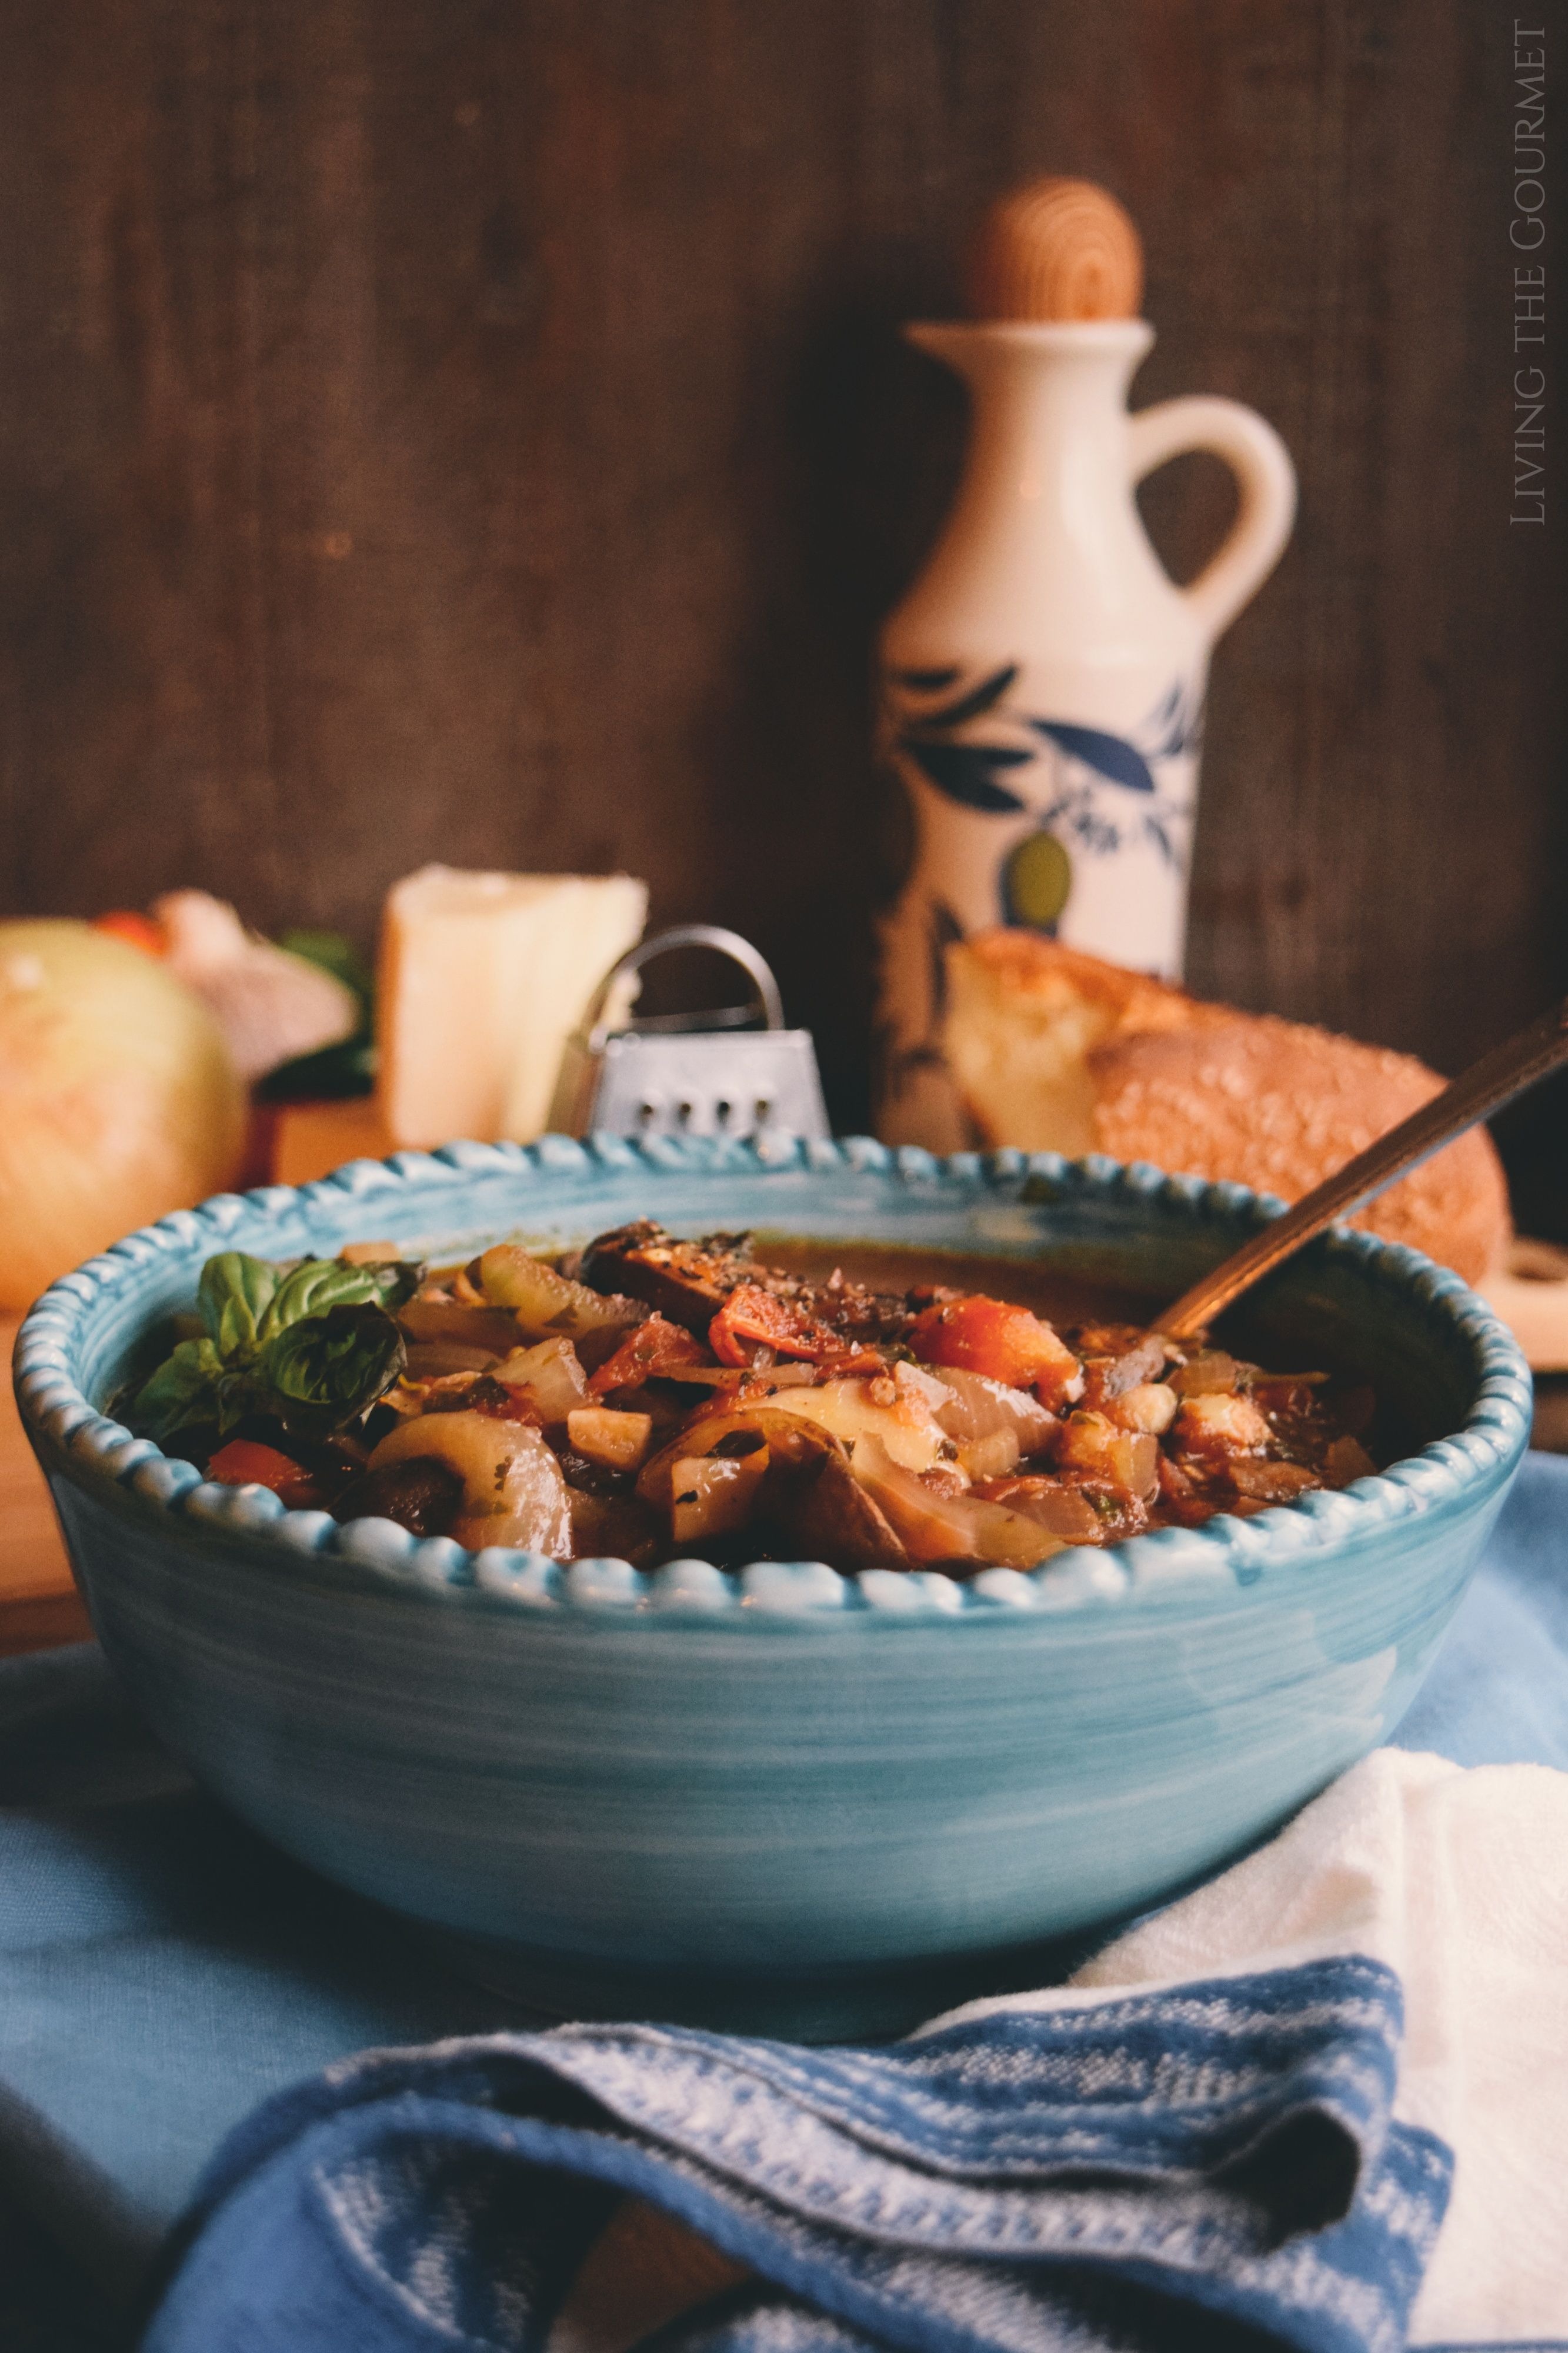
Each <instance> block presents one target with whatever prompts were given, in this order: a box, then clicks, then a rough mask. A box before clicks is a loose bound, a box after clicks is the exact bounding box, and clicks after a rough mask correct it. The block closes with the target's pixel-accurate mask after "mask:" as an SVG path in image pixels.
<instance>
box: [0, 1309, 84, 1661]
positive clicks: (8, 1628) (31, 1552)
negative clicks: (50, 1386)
mask: <svg viewBox="0 0 1568 2353" xmlns="http://www.w3.org/2000/svg"><path fill="white" fill-rule="evenodd" d="M17 1322H18V1318H17V1317H16V1316H15V1315H7V1314H4V1313H0V1365H4V1366H5V1383H4V1390H3V1393H0V1655H5V1654H7V1653H9V1652H12V1651H37V1650H43V1649H45V1648H47V1645H48V1644H50V1643H51V1642H76V1641H84V1640H85V1639H86V1638H87V1636H88V1635H89V1633H90V1632H91V1628H90V1626H89V1623H88V1617H87V1611H86V1610H85V1609H83V1607H82V1605H81V1602H80V1599H79V1597H78V1594H77V1590H76V1587H75V1586H74V1585H73V1584H72V1582H71V1573H70V1566H69V1563H68V1561H67V1559H66V1554H65V1546H64V1545H63V1544H62V1543H61V1541H60V1532H59V1527H58V1524H57V1522H56V1519H55V1512H54V1505H53V1504H51V1503H50V1501H49V1491H48V1489H47V1486H46V1485H45V1483H44V1479H43V1474H42V1472H40V1471H39V1469H38V1466H37V1462H36V1461H34V1460H33V1450H32V1448H31V1447H30V1446H29V1445H28V1443H27V1441H26V1438H25V1437H24V1436H23V1434H22V1425H21V1423H20V1421H19V1420H18V1419H17V1418H16V1398H14V1397H13V1395H12V1393H11V1381H10V1366H11V1350H12V1347H13V1345H14V1344H15V1341H16V1324H17Z"/></svg>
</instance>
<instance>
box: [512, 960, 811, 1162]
mask: <svg viewBox="0 0 1568 2353" xmlns="http://www.w3.org/2000/svg"><path fill="white" fill-rule="evenodd" d="M688 947H698V948H715V949H717V950H718V952H719V954H720V955H726V956H729V957H731V959H732V960H733V961H734V962H735V963H736V964H738V965H742V967H743V969H744V970H745V971H746V973H747V974H748V975H749V976H750V977H751V981H752V987H753V988H754V989H755V991H756V1001H755V1003H754V1004H750V1005H730V1006H725V1007H724V1008H722V1010H721V1011H720V1012H717V1013H667V1014H651V1015H647V1016H646V1017H645V1018H643V1019H641V1020H636V1019H633V1018H627V1017H626V1016H625V1015H624V1014H623V1013H621V1010H620V1009H621V1008H624V1007H625V1006H626V1004H627V1003H628V1002H629V1001H630V990H629V987H628V984H629V983H630V981H631V980H632V978H633V976H634V975H635V974H637V973H638V972H640V971H641V970H642V967H643V966H644V965H646V964H649V963H651V962H652V960H653V958H654V957H655V956H659V955H664V954H665V953H666V952H667V950H668V949H670V948H688ZM759 1016H760V1017H761V1018H762V1020H763V1023H764V1024H765V1026H764V1027H763V1028H762V1029H757V1028H755V1027H753V1026H751V1025H753V1024H755V1023H756V1021H757V1019H758V1018H759ZM550 1124H551V1126H552V1128H554V1129H555V1130H556V1132H557V1133H558V1134H565V1135H587V1134H591V1133H592V1132H593V1131H594V1130H595V1129H597V1130H598V1131H599V1132H600V1133H601V1134H612V1135H646V1136H654V1135H734V1136H751V1137H756V1138H759V1139H760V1138H762V1137H764V1136H768V1135H775V1134H777V1135H826V1134H829V1133H830V1130H829V1128H828V1124H827V1111H826V1105H825V1104H824V1103H823V1100H822V1081H821V1079H820V1077H819V1076H818V1073H817V1068H816V1050H815V1049H814V1047H813V1045H812V1042H811V1032H810V1030H809V1029H785V1028H784V1002H783V999H782V998H781V997H780V996H779V990H778V983H777V981H775V980H774V978H773V974H772V972H771V971H770V970H769V968H768V965H766V963H765V962H764V961H763V958H762V957H761V956H760V955H758V954H757V951H756V949H755V948H754V947H752V944H751V942H750V941H749V940H743V939H742V937H741V935H740V934H739V933H738V932H726V931H721V930H719V929H718V928H717V927H716V926H715V925H713V924H711V923H679V924H677V925H676V926H675V928H674V929H673V930H671V931H668V932H658V933H656V934H655V935H654V937H653V938H652V939H651V940H644V941H643V942H642V944H641V945H640V946H638V947H635V948H633V949H632V950H631V952H630V954H629V955H624V956H623V957H622V958H621V960H620V962H619V964H617V965H616V966H615V968H614V970H613V971H611V972H608V973H606V974H605V977H604V979H603V980H602V981H601V982H600V984H599V986H598V987H597V988H596V989H595V992H594V997H593V1000H592V1002H591V1003H590V1005H589V1007H588V1010H587V1012H586V1013H585V1014H584V1017H583V1021H582V1025H581V1027H580V1028H579V1029H577V1030H576V1031H575V1032H574V1035H573V1036H572V1037H571V1038H569V1039H567V1041H566V1049H565V1051H564V1053H563V1056H562V1060H561V1075H560V1078H559V1079H558V1081H557V1082H556V1088H555V1101H554V1103H553V1105H552V1110H551V1114H550Z"/></svg>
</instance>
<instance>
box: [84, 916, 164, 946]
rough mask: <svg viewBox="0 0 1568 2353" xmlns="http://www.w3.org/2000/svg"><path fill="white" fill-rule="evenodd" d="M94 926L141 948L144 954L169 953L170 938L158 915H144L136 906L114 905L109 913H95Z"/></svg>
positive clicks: (95, 929)
mask: <svg viewBox="0 0 1568 2353" xmlns="http://www.w3.org/2000/svg"><path fill="white" fill-rule="evenodd" d="M92 928H93V930H94V931H95V932H108V933H109V934H110V937H111V938H113V939H117V940H123V941H124V942H125V944H126V946H127V947H132V948H140V949H141V951H142V955H150V956H164V955H168V953H169V943H168V939H167V936H166V935H165V934H164V930H163V924H162V923H160V922H159V921H158V918H157V916H156V915H143V914H142V913H140V912H139V911H138V910H137V909H136V908H134V907H114V908H111V909H110V913H108V914H107V915H95V916H94V917H93V920H92Z"/></svg>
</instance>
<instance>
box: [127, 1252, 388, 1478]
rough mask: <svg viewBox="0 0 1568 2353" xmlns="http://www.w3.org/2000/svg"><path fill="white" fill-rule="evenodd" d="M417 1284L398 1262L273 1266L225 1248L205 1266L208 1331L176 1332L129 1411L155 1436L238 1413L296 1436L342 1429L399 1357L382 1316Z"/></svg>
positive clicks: (222, 1431) (380, 1391) (231, 1419)
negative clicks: (269, 1420)
mask: <svg viewBox="0 0 1568 2353" xmlns="http://www.w3.org/2000/svg"><path fill="white" fill-rule="evenodd" d="M416 1282H418V1270H417V1268H416V1267H412V1266H409V1265H407V1264H405V1263H404V1262H402V1261H395V1262H389V1263H387V1264H384V1265H377V1266H345V1265H344V1264H343V1263H342V1260H341V1259H305V1260H303V1261H301V1262H300V1265H298V1266H295V1267H292V1268H289V1269H281V1268H279V1267H276V1266H269V1265H268V1263H267V1261H265V1260H264V1259H258V1258H249V1257H247V1255H246V1253H245V1252H244V1251H243V1250H224V1251H223V1252H222V1253H221V1254H220V1255H219V1256H218V1257H216V1258H209V1259H208V1261H207V1262H206V1264H205V1266H204V1267H203V1269H202V1274H201V1282H200V1283H199V1285H198V1287H197V1291H196V1304H197V1307H198V1308H199V1310H200V1312H201V1318H202V1322H203V1324H205V1326H206V1330H205V1334H204V1335H203V1336H202V1337H201V1338H200V1339H195V1340H182V1341H181V1342H180V1343H179V1345H178V1346H177V1347H176V1348H175V1349H174V1351H173V1353H172V1354H171V1355H170V1356H167V1357H166V1358H165V1359H164V1361H163V1364H161V1365H160V1366H159V1367H158V1369H157V1371H156V1372H155V1373H153V1376H152V1377H151V1378H150V1379H149V1380H147V1381H146V1382H144V1383H143V1385H142V1388H141V1389H140V1390H139V1391H138V1392H137V1396H136V1399H135V1402H134V1404H133V1405H132V1409H131V1415H132V1420H133V1421H134V1423H135V1424H136V1426H137V1428H138V1429H139V1430H142V1432H143V1433H144V1434H145V1435H146V1436H147V1437H149V1438H153V1439H157V1440H163V1439H167V1438H172V1437H174V1435H175V1433H176V1432H177V1431H179V1430H191V1429H195V1428H198V1427H201V1426H203V1425H207V1424H211V1423H214V1422H216V1425H217V1429H218V1432H219V1435H220V1436H226V1434H227V1432H228V1431H229V1430H233V1429H234V1428H235V1426H236V1425H237V1423H238V1422H241V1421H243V1420H244V1419H245V1418H246V1416H247V1414H266V1415H269V1416H273V1417H276V1418H277V1419H279V1420H280V1421H282V1422H284V1423H285V1424H286V1425H287V1426H288V1427H289V1428H290V1429H294V1430H300V1432H301V1433H303V1434H307V1435H317V1436H324V1435H326V1434H327V1433H328V1432H329V1431H331V1430H341V1429H342V1428H343V1427H344V1425H345V1424H346V1423H348V1422H351V1421H353V1419H355V1418H356V1416H357V1415H359V1414H362V1413H363V1411H364V1410H365V1408H366V1407H367V1406H371V1405H374V1402H375V1400H376V1398H379V1397H381V1396H383V1395H384V1393H385V1391H386V1390H387V1389H389V1388H391V1386H392V1384H393V1382H394V1381H395V1380H396V1378H397V1377H398V1375H399V1374H400V1373H401V1372H402V1370H403V1368H404V1366H405V1362H406V1355H405V1349H404V1345H403V1335H402V1333H401V1332H400V1331H399V1330H398V1328H397V1325H396V1324H395V1321H394V1320H393V1316H392V1314H390V1312H389V1311H390V1310H391V1309H392V1308H395V1307H397V1306H401V1304H402V1303H403V1301H404V1300H405V1299H406V1298H407V1297H408V1295H409V1293H411V1292H412V1291H413V1289H414V1288H415V1285H416Z"/></svg>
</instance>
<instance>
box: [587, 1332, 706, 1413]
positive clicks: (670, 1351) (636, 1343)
mask: <svg viewBox="0 0 1568 2353" xmlns="http://www.w3.org/2000/svg"><path fill="white" fill-rule="evenodd" d="M706 1356H707V1350H706V1349H705V1348H704V1347H703V1345H702V1343H701V1342H700V1340H697V1339H694V1338H693V1337H692V1335H691V1334H690V1333H689V1332H688V1331H686V1330H684V1329H683V1327H682V1326H681V1325H680V1324H670V1323H667V1322H666V1320H665V1318H664V1317H663V1316H662V1315H650V1316H648V1317H647V1321H646V1322H644V1323H641V1324H638V1325H637V1329H636V1330H635V1331H634V1332H633V1334H632V1335H631V1337H630V1338H629V1339H627V1340H623V1341H622V1343H621V1345H620V1346H619V1347H618V1348H617V1349H616V1353H615V1355H614V1356H610V1357H607V1358H606V1359H605V1363H604V1364H602V1365H601V1366H599V1369H598V1371H597V1372H596V1373H595V1375H594V1377H593V1378H592V1380H590V1382H589V1383H588V1389H589V1393H590V1395H591V1396H593V1397H605V1396H606V1395H607V1394H608V1392H609V1391H610V1390H611V1389H629V1388H637V1384H638V1383H639V1382H640V1381H647V1380H657V1379H658V1376H659V1374H660V1373H662V1372H664V1371H666V1370H667V1369H668V1366H671V1365H700V1364H702V1363H703V1362H704V1361H705V1359H706Z"/></svg>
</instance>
